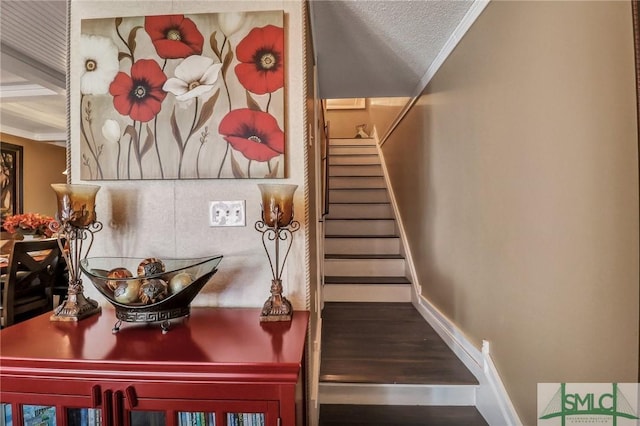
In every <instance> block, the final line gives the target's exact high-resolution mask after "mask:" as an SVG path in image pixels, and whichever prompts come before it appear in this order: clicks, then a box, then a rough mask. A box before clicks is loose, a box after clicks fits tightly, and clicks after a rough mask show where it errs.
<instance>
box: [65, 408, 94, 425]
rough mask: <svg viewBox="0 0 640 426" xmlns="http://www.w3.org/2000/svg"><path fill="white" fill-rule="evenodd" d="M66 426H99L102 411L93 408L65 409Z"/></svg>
mask: <svg viewBox="0 0 640 426" xmlns="http://www.w3.org/2000/svg"><path fill="white" fill-rule="evenodd" d="M67 424H68V426H101V425H102V411H101V410H100V409H95V408H67Z"/></svg>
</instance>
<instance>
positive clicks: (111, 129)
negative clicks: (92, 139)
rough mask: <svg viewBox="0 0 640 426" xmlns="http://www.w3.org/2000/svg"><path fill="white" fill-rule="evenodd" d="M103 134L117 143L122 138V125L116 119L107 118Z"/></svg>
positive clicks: (103, 126) (110, 140) (108, 139)
mask: <svg viewBox="0 0 640 426" xmlns="http://www.w3.org/2000/svg"><path fill="white" fill-rule="evenodd" d="M102 136H104V137H105V139H106V140H107V141H109V142H112V143H115V142H118V141H119V140H120V125H119V124H118V122H117V121H116V120H106V121H105V122H104V124H103V125H102Z"/></svg>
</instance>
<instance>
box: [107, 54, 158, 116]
mask: <svg viewBox="0 0 640 426" xmlns="http://www.w3.org/2000/svg"><path fill="white" fill-rule="evenodd" d="M165 81H167V76H166V75H164V73H163V72H162V70H161V69H160V65H158V63H157V62H156V61H153V60H151V59H141V60H139V61H136V63H135V64H133V66H132V67H131V77H129V76H128V75H127V74H126V73H123V72H119V73H118V74H117V75H116V78H115V79H114V80H113V81H112V82H111V85H110V86H109V93H110V94H111V95H112V96H113V106H114V107H115V108H116V110H117V111H118V112H119V113H120V114H122V115H128V116H130V117H131V118H132V119H134V120H137V121H149V120H151V119H152V118H153V117H155V116H156V115H157V114H158V113H159V112H160V109H161V107H162V101H163V100H164V98H165V96H167V92H165V91H164V90H162V86H163V85H164V83H165Z"/></svg>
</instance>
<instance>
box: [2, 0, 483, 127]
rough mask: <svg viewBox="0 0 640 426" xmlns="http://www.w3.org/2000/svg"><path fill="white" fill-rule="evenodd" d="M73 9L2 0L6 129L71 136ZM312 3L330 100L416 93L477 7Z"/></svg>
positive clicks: (463, 1) (361, 0)
mask: <svg viewBox="0 0 640 426" xmlns="http://www.w3.org/2000/svg"><path fill="white" fill-rule="evenodd" d="M212 3H214V1H213V0H212ZM66 4H67V1H66V0H47V1H34V0H0V53H1V58H0V65H1V72H0V131H3V132H7V133H11V134H14V135H17V136H23V137H27V138H30V139H34V140H64V139H65V138H66V124H65V123H66V108H65V70H66V43H65V38H66ZM309 4H310V10H311V29H312V33H313V39H314V47H315V53H316V60H317V71H318V86H319V94H320V97H322V98H327V99H330V98H361V97H364V98H369V97H406V96H412V95H414V94H415V91H416V89H417V88H418V87H419V85H420V84H421V80H423V79H424V76H425V75H426V73H427V70H429V69H430V67H432V66H433V64H434V60H435V59H436V58H437V57H438V55H439V54H440V55H441V52H442V51H443V46H444V45H445V44H446V43H447V42H448V41H449V40H450V37H451V35H452V34H453V33H454V31H455V30H456V28H457V27H458V25H459V24H460V22H461V21H463V20H464V19H465V15H466V14H467V12H468V11H469V9H470V8H471V7H472V6H473V4H474V1H472V0H349V1H345V0H310V1H309ZM458 35H459V34H458Z"/></svg>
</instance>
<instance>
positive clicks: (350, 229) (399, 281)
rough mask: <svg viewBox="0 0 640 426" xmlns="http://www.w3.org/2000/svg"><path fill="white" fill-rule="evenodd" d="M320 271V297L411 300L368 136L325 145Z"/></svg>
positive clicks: (332, 299) (330, 299) (375, 151)
mask: <svg viewBox="0 0 640 426" xmlns="http://www.w3.org/2000/svg"><path fill="white" fill-rule="evenodd" d="M324 270H325V278H324V284H325V285H324V289H323V294H324V301H325V302H350V301H360V302H366V301H387V302H410V301H411V283H410V281H409V280H408V279H407V278H406V275H407V274H406V265H405V259H404V256H403V255H402V244H401V243H400V237H399V235H398V231H397V225H396V220H395V217H394V214H393V209H392V207H391V203H390V202H389V195H388V193H387V188H386V184H385V180H384V175H383V173H382V166H381V165H380V158H379V156H378V149H377V147H376V146H375V141H374V139H332V140H331V142H330V144H329V215H328V216H327V218H326V219H325V264H324ZM372 289H375V291H372Z"/></svg>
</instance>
